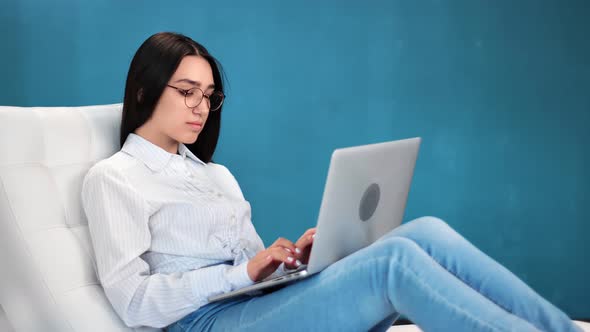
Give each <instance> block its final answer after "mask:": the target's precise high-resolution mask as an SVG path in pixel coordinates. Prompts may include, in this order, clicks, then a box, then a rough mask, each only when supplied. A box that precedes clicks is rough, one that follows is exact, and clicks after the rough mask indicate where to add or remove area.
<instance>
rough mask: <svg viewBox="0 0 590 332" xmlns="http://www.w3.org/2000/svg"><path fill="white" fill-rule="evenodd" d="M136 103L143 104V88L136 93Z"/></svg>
mask: <svg viewBox="0 0 590 332" xmlns="http://www.w3.org/2000/svg"><path fill="white" fill-rule="evenodd" d="M137 102H138V103H139V104H141V102H143V88H141V89H139V90H138V91H137Z"/></svg>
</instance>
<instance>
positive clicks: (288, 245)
mask: <svg viewBox="0 0 590 332" xmlns="http://www.w3.org/2000/svg"><path fill="white" fill-rule="evenodd" d="M277 246H279V247H283V248H284V249H285V250H286V251H287V252H289V253H291V254H299V253H300V252H301V250H297V249H298V248H297V246H296V245H295V244H294V243H293V242H291V241H289V240H287V239H285V238H282V237H280V238H278V239H277V240H276V241H275V243H273V244H272V245H271V246H270V247H271V248H272V247H277Z"/></svg>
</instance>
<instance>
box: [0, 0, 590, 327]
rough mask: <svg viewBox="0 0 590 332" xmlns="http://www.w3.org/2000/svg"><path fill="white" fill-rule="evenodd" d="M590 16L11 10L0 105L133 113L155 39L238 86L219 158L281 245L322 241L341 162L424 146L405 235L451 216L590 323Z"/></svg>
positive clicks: (504, 8)
mask: <svg viewBox="0 0 590 332" xmlns="http://www.w3.org/2000/svg"><path fill="white" fill-rule="evenodd" d="M589 16H590V2H588V1H584V0H579V1H573V0H572V1H558V0H555V1H525V0H523V1H507V0H505V1H483V0H478V1H476V0H462V1H459V0H458V1H442V0H441V1H411V0H407V1H401V0H400V1H367V2H361V1H320V2H312V1H297V2H282V3H279V2H275V1H240V2H238V1H235V2H213V1H210V2H208V3H205V2H197V1H167V2H165V3H164V2H162V1H114V0H113V1H92V2H90V1H76V0H56V1H42V0H19V1H15V0H2V1H1V2H0V37H1V42H0V45H1V46H0V47H1V52H0V75H1V80H0V104H3V105H21V106H38V105H47V106H53V105H88V104H102V103H115V102H120V101H121V100H122V96H123V89H124V81H125V76H126V73H127V69H128V66H129V62H130V60H131V58H132V56H133V54H134V52H135V50H136V49H137V48H138V47H139V45H140V44H141V42H143V41H144V40H145V39H146V38H147V37H148V36H150V35H151V34H152V33H155V32H158V31H166V30H167V31H177V32H182V33H185V34H187V35H190V36H191V37H193V38H194V39H195V40H197V41H199V42H201V43H203V44H204V45H205V46H206V47H208V48H209V50H210V51H211V52H212V53H213V54H214V55H215V56H217V57H218V58H219V60H220V61H221V63H222V64H223V66H224V68H225V70H226V72H227V74H228V78H229V83H230V84H229V89H228V92H227V94H228V96H229V99H228V102H227V107H226V108H225V110H224V121H223V131H222V136H221V141H220V146H219V149H218V152H217V154H216V161H217V162H220V163H223V164H225V165H226V166H228V167H229V168H230V170H231V171H232V172H233V173H234V175H235V176H236V178H237V179H238V181H239V182H240V184H241V186H242V189H243V191H244V193H245V195H246V198H247V199H248V200H249V201H250V202H251V203H252V206H253V222H254V224H255V225H256V227H257V229H258V231H259V233H260V234H261V236H262V238H263V239H264V241H265V242H266V243H267V244H270V243H272V242H273V241H274V239H275V238H276V237H278V236H285V237H289V238H291V239H296V238H297V237H298V236H299V234H300V233H301V232H302V231H304V230H305V229H307V228H308V227H312V226H313V225H314V224H315V220H316V218H317V213H318V207H319V204H320V199H321V195H322V190H323V186H324V180H325V176H326V173H327V168H328V161H329V157H330V153H331V151H332V150H333V149H334V148H337V147H344V146H350V145H358V144H367V143H375V142H379V141H384V140H392V139H400V138H407V137H413V136H422V137H423V145H422V150H421V152H420V156H419V160H418V164H417V168H416V173H415V177H414V182H413V187H412V191H411V194H410V198H409V202H408V208H407V211H406V218H405V219H406V220H410V219H412V218H415V217H418V216H421V215H436V216H439V217H441V218H443V219H445V220H447V221H448V223H449V224H451V225H452V226H453V227H454V228H456V229H457V230H458V231H459V232H461V233H462V234H463V235H464V236H466V237H467V238H468V239H469V240H471V241H472V242H473V243H474V244H475V245H477V246H478V247H479V248H481V249H482V250H483V251H485V252H486V253H488V254H489V255H490V256H492V257H493V258H495V259H497V260H498V261H500V262H501V263H503V264H504V265H506V266H507V267H508V268H509V269H511V270H512V271H514V272H515V273H516V274H517V275H518V276H519V277H521V278H523V279H524V280H525V281H526V282H527V283H529V284H530V285H531V286H532V287H533V288H534V289H535V290H537V291H538V292H540V293H541V294H542V295H544V296H546V297H547V298H548V299H549V300H550V301H552V302H554V303H555V304H556V305H557V306H559V307H561V308H563V309H564V310H565V311H566V312H567V313H568V314H570V315H571V316H573V317H576V318H583V317H586V318H590V286H589V283H588V281H589V280H590V259H589V258H590V257H589V256H590V255H589V253H590V244H589V243H588V241H587V239H588V238H589V236H590V225H589V222H590V220H589V219H590V218H589V217H590V178H589V175H590V171H589V167H590V152H589V151H590V149H589V148H588V147H587V145H588V143H590V130H589V129H588V127H589V123H590V93H589V91H590V43H589V38H588V34H589V32H590V20H589V19H588V17H589Z"/></svg>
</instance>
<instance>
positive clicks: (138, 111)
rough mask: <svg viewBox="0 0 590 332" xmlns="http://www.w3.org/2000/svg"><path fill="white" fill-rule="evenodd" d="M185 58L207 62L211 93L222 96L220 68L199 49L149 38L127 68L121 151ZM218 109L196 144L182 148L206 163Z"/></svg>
mask: <svg viewBox="0 0 590 332" xmlns="http://www.w3.org/2000/svg"><path fill="white" fill-rule="evenodd" d="M187 55H198V56H201V57H203V58H204V59H205V60H207V62H209V65H210V66H211V71H212V72H213V82H214V84H215V90H219V91H221V92H224V91H223V76H222V68H221V65H220V64H219V62H218V61H217V60H216V59H215V58H214V57H213V56H212V55H211V54H209V52H208V51H207V49H206V48H205V47H204V46H203V45H201V44H199V43H197V42H196V41H194V40H192V39H191V38H189V37H187V36H184V35H181V34H178V33H173V32H160V33H156V34H154V35H152V36H150V37H149V38H148V39H147V40H146V41H144V42H143V44H141V46H140V47H139V49H138V50H137V52H135V55H134V56H133V60H131V65H130V66H129V73H128V74H127V82H126V84H125V98H124V100H123V115H122V119H121V137H120V144H121V147H123V144H124V143H125V140H126V139H127V136H128V135H129V134H130V133H132V132H134V131H135V129H137V128H138V127H140V126H142V125H143V124H144V123H145V122H146V121H148V119H149V118H150V117H151V116H152V113H153V112H154V108H155V107H156V104H157V103H158V100H159V99H160V96H161V95H162V92H163V91H164V88H165V87H166V84H167V83H168V81H169V80H170V77H172V75H174V72H175V71H176V69H177V68H178V65H179V64H180V61H181V60H182V58H184V57H185V56H187ZM222 108H223V106H222V107H221V109H219V110H217V111H215V112H210V113H209V117H208V118H207V121H206V122H205V127H203V130H202V131H201V133H200V134H199V137H198V139H197V141H196V142H195V143H193V144H187V145H186V146H187V148H189V150H191V151H192V152H193V153H194V154H195V155H196V156H197V157H199V159H201V160H202V161H204V162H206V163H208V162H210V161H211V160H212V158H213V153H215V148H216V146H217V141H218V139H219V130H220V127H221V111H222Z"/></svg>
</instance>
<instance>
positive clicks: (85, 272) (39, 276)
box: [0, 104, 590, 332]
mask: <svg viewBox="0 0 590 332" xmlns="http://www.w3.org/2000/svg"><path fill="white" fill-rule="evenodd" d="M120 119H121V104H113V105H102V106H87V107H4V106H0V266H1V268H2V270H1V271H0V331H2V332H4V331H10V332H12V331H15V332H16V331H26V332H30V331H31V332H34V331H43V332H47V331H60V332H62V331H100V332H105V331H133V330H138V331H140V330H141V331H160V329H148V328H144V329H130V328H128V327H126V326H125V325H124V324H123V322H122V321H121V320H120V318H119V316H118V315H117V314H116V313H115V312H114V310H113V309H112V307H111V305H110V303H109V302H108V300H107V298H106V296H105V294H104V292H103V290H102V287H101V285H100V283H99V282H98V278H97V272H96V262H95V259H94V252H93V248H92V244H91V242H90V236H89V233H88V225H87V221H86V217H85V214H84V211H83V209H82V204H81V201H80V193H81V188H82V180H83V178H84V175H85V174H86V172H87V171H88V169H89V168H90V167H91V166H92V165H93V164H94V163H96V162H97V161H98V160H101V159H104V158H106V157H109V156H110V155H112V154H113V153H115V152H116V151H118V150H119V126H120ZM3 311H4V313H3ZM390 331H392V332H393V331H397V332H401V331H419V330H418V329H417V328H416V327H415V326H403V327H402V326H397V327H392V328H391V329H390ZM587 331H590V328H588V329H587Z"/></svg>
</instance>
